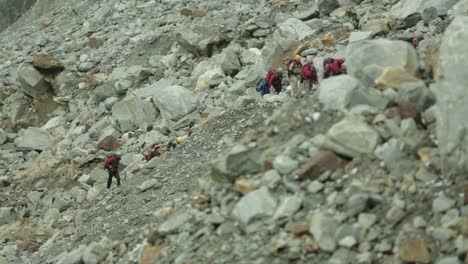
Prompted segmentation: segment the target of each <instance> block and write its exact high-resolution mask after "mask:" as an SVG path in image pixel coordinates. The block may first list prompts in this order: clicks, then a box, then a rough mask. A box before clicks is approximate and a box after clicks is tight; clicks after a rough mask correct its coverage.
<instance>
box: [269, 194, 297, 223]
mask: <svg viewBox="0 0 468 264" xmlns="http://www.w3.org/2000/svg"><path fill="white" fill-rule="evenodd" d="M301 205H302V199H301V198H299V197H297V196H288V197H284V198H282V199H281V201H280V204H279V206H278V209H276V212H275V214H274V216H273V219H275V220H276V219H282V218H290V217H292V216H294V214H295V213H296V212H297V211H298V210H299V209H300V208H301Z"/></svg>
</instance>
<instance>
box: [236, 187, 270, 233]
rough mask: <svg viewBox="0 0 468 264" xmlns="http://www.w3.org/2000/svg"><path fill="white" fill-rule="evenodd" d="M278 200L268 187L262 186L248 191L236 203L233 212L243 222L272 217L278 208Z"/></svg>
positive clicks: (247, 222)
mask: <svg viewBox="0 0 468 264" xmlns="http://www.w3.org/2000/svg"><path fill="white" fill-rule="evenodd" d="M276 206H277V202H276V200H275V198H274V197H273V196H272V195H271V194H270V192H269V191H268V189H267V188H265V187H262V188H260V189H258V190H255V191H253V192H250V193H248V194H247V195H245V196H244V197H242V198H241V199H240V201H239V202H238V203H237V204H236V206H235V208H234V210H233V214H234V216H235V217H236V218H237V219H238V220H239V221H240V222H241V223H243V224H249V223H250V222H251V221H253V220H256V219H259V218H262V217H271V216H272V215H273V214H274V212H275V210H276Z"/></svg>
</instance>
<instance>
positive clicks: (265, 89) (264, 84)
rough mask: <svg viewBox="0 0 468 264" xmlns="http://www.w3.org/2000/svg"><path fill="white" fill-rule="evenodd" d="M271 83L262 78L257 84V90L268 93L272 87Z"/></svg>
mask: <svg viewBox="0 0 468 264" xmlns="http://www.w3.org/2000/svg"><path fill="white" fill-rule="evenodd" d="M269 86H270V85H269V83H268V81H267V80H265V79H263V80H261V81H260V82H259V83H258V85H257V92H260V93H262V94H266V93H268V92H269V90H270V87H269Z"/></svg>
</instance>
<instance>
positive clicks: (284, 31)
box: [278, 18, 315, 41]
mask: <svg viewBox="0 0 468 264" xmlns="http://www.w3.org/2000/svg"><path fill="white" fill-rule="evenodd" d="M278 30H279V33H280V35H281V36H283V37H285V38H293V39H295V40H298V41H302V40H304V39H305V38H307V37H309V36H312V35H313V34H315V31H314V30H312V29H311V28H310V27H309V26H308V25H307V24H306V23H305V22H303V21H301V20H299V19H297V18H289V19H288V20H286V21H285V22H284V23H281V24H279V25H278Z"/></svg>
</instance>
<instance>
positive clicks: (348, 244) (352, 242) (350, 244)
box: [338, 236, 357, 248]
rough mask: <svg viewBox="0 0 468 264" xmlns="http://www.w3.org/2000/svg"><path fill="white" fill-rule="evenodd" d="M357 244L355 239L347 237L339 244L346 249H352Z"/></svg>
mask: <svg viewBox="0 0 468 264" xmlns="http://www.w3.org/2000/svg"><path fill="white" fill-rule="evenodd" d="M356 244H357V241H356V239H355V238H354V237H350V236H348V237H345V238H343V239H341V240H340V241H339V242H338V245H340V246H342V247H346V248H352V247H354V246H355V245H356Z"/></svg>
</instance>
